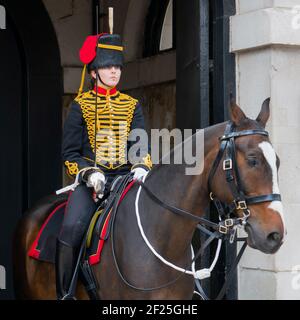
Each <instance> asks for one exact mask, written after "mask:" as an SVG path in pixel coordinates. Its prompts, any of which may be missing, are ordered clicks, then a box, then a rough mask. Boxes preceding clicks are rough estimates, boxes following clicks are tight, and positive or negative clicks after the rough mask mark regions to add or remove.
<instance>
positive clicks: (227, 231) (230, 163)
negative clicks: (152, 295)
mask: <svg viewBox="0 0 300 320" xmlns="http://www.w3.org/2000/svg"><path fill="white" fill-rule="evenodd" d="M235 130H236V127H235V125H234V123H233V122H231V121H229V122H228V123H227V125H226V128H225V131H224V135H223V136H221V137H220V138H219V140H220V149H219V151H218V154H217V156H216V158H215V160H214V163H213V165H212V168H211V170H210V173H209V177H208V187H209V192H210V199H211V201H213V203H214V205H215V206H216V209H217V211H218V215H219V223H215V222H212V221H210V220H208V219H205V218H202V217H198V216H196V215H194V214H192V213H190V212H187V211H185V210H183V209H180V208H177V207H174V206H171V205H169V204H167V203H165V202H163V201H162V200H160V199H159V198H158V197H157V196H156V195H155V194H154V193H153V192H152V191H151V190H150V189H149V188H148V187H147V186H146V185H145V184H144V182H142V181H137V183H138V184H139V185H140V188H142V189H143V190H145V191H146V194H147V195H148V196H149V198H151V199H152V200H153V201H154V202H155V203H157V204H158V205H159V206H161V207H163V208H165V209H167V210H168V211H171V212H173V213H175V214H179V215H181V216H184V217H186V218H189V219H192V220H195V221H196V222H198V228H199V229H200V230H201V231H203V232H205V233H206V234H208V235H209V238H208V239H207V240H206V241H205V243H204V244H203V245H202V246H201V248H200V250H199V251H198V252H197V254H196V255H195V256H194V258H193V259H192V261H191V263H194V262H195V261H196V260H197V258H199V256H202V254H203V252H204V249H205V248H207V247H208V245H209V244H210V243H211V242H212V241H213V240H214V239H219V240H220V239H222V240H224V239H228V235H229V240H230V242H231V243H232V242H233V241H234V240H235V239H236V240H237V241H241V240H242V241H244V245H243V246H242V248H241V249H240V252H239V253H238V255H237V257H236V259H235V261H234V262H233V264H232V268H231V270H230V271H229V273H228V275H227V280H226V281H225V284H224V285H223V287H222V289H221V291H220V293H219V294H218V297H217V299H222V297H223V296H224V294H225V292H226V289H227V287H228V285H229V283H230V280H231V279H232V274H233V273H234V270H235V268H236V267H237V265H238V263H239V260H240V259H241V257H242V254H243V252H244V250H245V248H246V246H247V242H246V240H245V238H242V239H240V238H236V229H237V226H245V225H246V224H247V220H248V219H249V217H250V209H249V207H248V206H249V205H251V204H257V203H262V202H268V201H281V196H280V194H267V195H260V196H252V197H249V196H246V195H245V192H244V191H243V188H242V185H241V180H240V175H239V170H238V165H237V160H236V149H235V139H237V138H239V137H243V136H248V135H262V136H266V137H268V136H269V134H268V132H267V131H265V130H261V129H253V130H243V131H235ZM223 157H224V160H223V165H222V168H223V170H224V171H225V175H226V182H227V184H228V185H229V187H230V190H231V194H232V196H233V199H234V200H233V201H232V202H231V203H229V204H224V203H222V202H221V201H220V200H219V199H218V198H217V197H215V196H214V195H213V193H212V192H211V185H212V180H213V177H214V175H215V173H216V170H217V168H218V166H219V164H220V162H221V160H222V158H223ZM138 194H139V193H138ZM115 210H117V207H116V208H115ZM236 210H242V211H243V217H236V216H235V215H234V213H235V211H236ZM115 213H116V212H115ZM115 213H114V216H115ZM206 228H211V229H213V230H214V232H211V231H210V230H208V229H206ZM113 229H114V228H113V226H112V243H113V241H114V240H113ZM113 258H114V261H115V265H116V268H117V271H118V273H119V275H120V277H121V279H122V280H123V281H124V283H125V284H126V285H128V286H130V287H131V288H133V289H135V290H140V291H152V290H158V289H162V288H165V287H167V286H169V285H171V284H173V283H175V282H176V281H177V280H178V279H179V278H181V276H182V275H184V274H185V272H187V271H188V269H185V270H183V271H182V272H183V273H182V274H181V275H180V276H179V277H177V278H176V279H174V280H173V281H170V282H168V283H166V284H164V285H161V286H159V287H155V288H138V287H136V286H134V285H132V284H130V283H129V282H128V281H127V280H126V279H125V278H124V276H123V275H122V273H121V271H120V268H119V265H118V262H117V259H116V256H115V252H114V248H113ZM200 271H201V270H200ZM196 279H197V278H196ZM198 279H201V278H198ZM197 287H198V289H199V290H200V292H201V293H202V296H204V297H205V298H206V295H205V293H204V292H203V290H202V288H201V286H200V283H199V281H198V286H197Z"/></svg>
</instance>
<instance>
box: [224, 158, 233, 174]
mask: <svg viewBox="0 0 300 320" xmlns="http://www.w3.org/2000/svg"><path fill="white" fill-rule="evenodd" d="M231 169H232V160H231V159H226V160H224V161H223V170H224V171H226V170H231Z"/></svg>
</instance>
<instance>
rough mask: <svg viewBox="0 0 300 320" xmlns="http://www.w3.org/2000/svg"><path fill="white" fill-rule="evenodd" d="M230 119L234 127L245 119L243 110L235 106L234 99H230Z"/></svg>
mask: <svg viewBox="0 0 300 320" xmlns="http://www.w3.org/2000/svg"><path fill="white" fill-rule="evenodd" d="M229 111H230V119H231V121H232V122H233V123H234V124H235V125H236V126H238V125H240V124H241V122H242V121H243V120H245V119H246V118H247V117H246V115H245V113H244V112H243V110H242V109H241V108H240V107H239V106H238V105H237V104H236V102H235V101H234V99H233V98H232V99H230V108H229Z"/></svg>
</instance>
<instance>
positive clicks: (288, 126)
mask: <svg viewBox="0 0 300 320" xmlns="http://www.w3.org/2000/svg"><path fill="white" fill-rule="evenodd" d="M236 4H237V14H236V15H235V16H234V17H232V18H231V51H232V52H235V53H236V67H237V68H236V81H237V98H238V103H239V104H240V105H241V107H242V108H243V109H244V111H245V112H246V113H247V115H248V116H250V117H253V118H254V117H256V116H257V114H258V112H259V110H260V107H261V103H262V101H263V100H264V99H265V98H267V97H269V96H270V97H271V119H270V120H269V123H268V126H267V130H268V131H269V132H270V135H271V141H272V143H273V145H274V147H275V150H276V151H277V153H278V155H279V157H280V159H281V167H280V171H279V181H280V190H281V195H282V198H283V204H284V209H285V218H286V224H287V229H288V235H287V237H286V240H285V243H284V244H283V246H282V248H281V249H280V250H279V252H278V253H276V254H275V255H265V254H263V253H260V252H258V251H257V250H253V249H250V248H247V249H246V252H245V255H244V257H243V259H242V261H241V263H240V267H239V298H240V299H300V250H299V242H300V232H299V230H298V226H300V160H299V159H300V87H299V84H300V7H298V9H299V10H298V11H297V8H295V6H299V5H300V1H299V0H254V1H253V0H252V1H249V0H237V1H236ZM298 15H299V16H298ZM298 23H299V27H297V26H298ZM297 266H299V268H298V267H297ZM297 268H298V269H299V272H297V270H296V269H297Z"/></svg>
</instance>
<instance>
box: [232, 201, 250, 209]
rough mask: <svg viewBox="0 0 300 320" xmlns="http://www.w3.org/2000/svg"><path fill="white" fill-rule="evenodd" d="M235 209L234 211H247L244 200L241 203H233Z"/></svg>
mask: <svg viewBox="0 0 300 320" xmlns="http://www.w3.org/2000/svg"><path fill="white" fill-rule="evenodd" d="M235 207H236V209H238V210H239V209H241V210H245V209H248V207H247V203H246V201H245V200H243V201H235Z"/></svg>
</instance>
